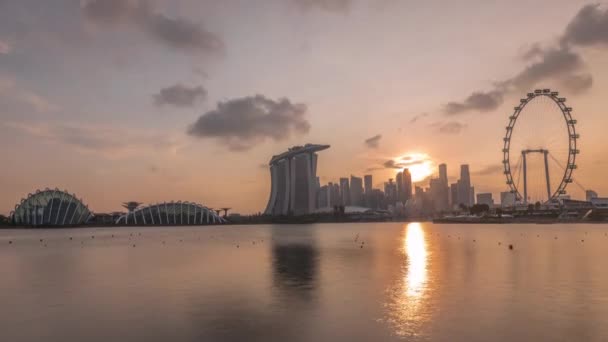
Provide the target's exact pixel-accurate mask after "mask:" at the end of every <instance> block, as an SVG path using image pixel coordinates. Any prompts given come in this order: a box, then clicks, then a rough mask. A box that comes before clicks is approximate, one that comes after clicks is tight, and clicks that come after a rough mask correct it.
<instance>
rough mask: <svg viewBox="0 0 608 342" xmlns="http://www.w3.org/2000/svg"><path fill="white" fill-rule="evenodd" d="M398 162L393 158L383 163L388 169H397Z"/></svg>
mask: <svg viewBox="0 0 608 342" xmlns="http://www.w3.org/2000/svg"><path fill="white" fill-rule="evenodd" d="M396 164H397V162H396V161H394V160H392V159H391V160H387V161H385V162H384V164H382V165H384V167H385V168H387V169H395V168H397V167H395V165H396Z"/></svg>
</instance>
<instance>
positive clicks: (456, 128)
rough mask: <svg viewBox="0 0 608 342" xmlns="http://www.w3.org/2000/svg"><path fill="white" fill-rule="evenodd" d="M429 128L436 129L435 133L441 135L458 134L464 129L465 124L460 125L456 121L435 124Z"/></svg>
mask: <svg viewBox="0 0 608 342" xmlns="http://www.w3.org/2000/svg"><path fill="white" fill-rule="evenodd" d="M431 127H434V128H435V129H437V132H439V133H443V134H458V133H460V132H461V131H462V130H463V129H465V128H466V125H465V124H462V123H460V122H457V121H448V122H435V123H433V124H431Z"/></svg>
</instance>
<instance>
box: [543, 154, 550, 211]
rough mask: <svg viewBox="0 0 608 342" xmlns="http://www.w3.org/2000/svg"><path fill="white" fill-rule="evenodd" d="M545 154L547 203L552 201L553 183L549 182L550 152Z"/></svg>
mask: <svg viewBox="0 0 608 342" xmlns="http://www.w3.org/2000/svg"><path fill="white" fill-rule="evenodd" d="M543 154H544V155H545V179H546V180H547V201H549V200H550V199H551V182H550V181H549V162H548V161H547V155H548V154H549V150H544V151H543Z"/></svg>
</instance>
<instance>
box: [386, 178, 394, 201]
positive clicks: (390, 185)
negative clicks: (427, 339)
mask: <svg viewBox="0 0 608 342" xmlns="http://www.w3.org/2000/svg"><path fill="white" fill-rule="evenodd" d="M384 196H386V201H387V202H388V204H391V205H394V204H395V202H396V201H397V184H395V182H393V179H392V178H391V179H389V180H388V182H386V183H384Z"/></svg>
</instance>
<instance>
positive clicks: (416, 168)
mask: <svg viewBox="0 0 608 342" xmlns="http://www.w3.org/2000/svg"><path fill="white" fill-rule="evenodd" d="M394 160H395V165H396V166H398V167H401V168H402V169H408V170H409V171H410V174H411V175H412V182H420V181H423V180H425V179H426V178H428V177H429V176H431V175H432V174H433V170H434V163H433V161H432V160H431V158H430V157H429V155H428V154H426V153H406V154H404V155H402V156H400V157H397V158H394Z"/></svg>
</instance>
